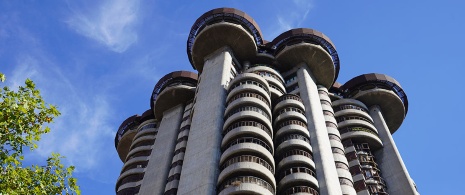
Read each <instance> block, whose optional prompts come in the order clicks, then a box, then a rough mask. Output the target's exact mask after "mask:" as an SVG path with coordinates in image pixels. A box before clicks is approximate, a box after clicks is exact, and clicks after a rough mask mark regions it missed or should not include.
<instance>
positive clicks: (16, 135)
mask: <svg viewBox="0 0 465 195" xmlns="http://www.w3.org/2000/svg"><path fill="white" fill-rule="evenodd" d="M0 81H1V82H4V81H5V75H4V74H2V73H0ZM59 115H60V112H59V111H58V110H57V108H56V107H55V106H53V105H49V104H46V103H45V102H44V100H43V99H42V97H41V95H40V92H39V90H37V89H36V88H35V84H34V82H32V81H31V80H30V79H27V80H26V82H25V86H19V88H18V90H17V91H14V90H10V89H9V88H8V87H7V86H4V87H3V88H0V166H1V167H0V194H80V191H79V187H78V186H77V184H76V179H75V178H73V177H72V172H73V170H74V167H73V166H70V167H65V166H64V165H62V164H61V162H60V159H62V158H63V157H62V156H60V155H59V154H56V153H52V156H51V157H49V158H48V159H47V165H46V166H37V165H32V166H26V167H23V163H22V161H23V160H24V154H23V150H24V149H29V150H34V149H36V148H37V145H36V142H37V141H39V140H40V137H41V135H42V134H45V133H48V132H49V131H50V128H49V127H47V126H45V125H46V124H48V123H51V122H53V119H54V118H55V117H57V116H59Z"/></svg>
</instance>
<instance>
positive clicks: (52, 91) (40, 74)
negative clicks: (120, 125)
mask: <svg viewBox="0 0 465 195" xmlns="http://www.w3.org/2000/svg"><path fill="white" fill-rule="evenodd" d="M44 63H45V62H44V59H43V58H42V57H36V56H32V55H24V56H21V57H19V58H18V63H17V65H16V66H15V69H14V70H13V71H12V73H13V74H12V75H11V77H9V78H11V79H9V80H8V82H10V83H7V84H10V85H12V86H18V85H23V84H22V83H23V82H24V80H25V79H26V78H31V79H33V80H34V81H35V82H36V83H37V86H38V88H40V90H41V92H42V95H43V97H44V99H45V100H46V101H47V102H49V103H53V104H55V105H58V107H59V110H60V111H61V113H62V115H61V116H60V117H58V118H57V119H56V120H55V121H56V123H53V124H51V129H52V131H51V132H50V133H49V134H47V135H45V136H43V139H42V140H41V141H40V143H39V148H38V149H37V150H36V152H34V153H32V154H30V155H32V156H34V155H38V156H40V157H42V158H44V157H47V156H49V155H50V153H51V152H58V153H60V154H62V155H64V156H66V160H65V161H66V162H67V164H73V165H76V166H77V170H78V171H84V172H87V171H91V170H94V169H97V168H100V167H101V166H103V165H104V163H102V162H104V161H105V159H106V158H108V157H109V156H110V154H111V153H110V152H109V151H110V150H112V149H113V148H108V145H111V140H112V138H113V136H114V129H115V128H116V127H114V125H112V124H111V122H110V121H109V119H111V117H110V113H113V111H112V109H111V107H110V106H109V105H110V103H109V98H108V97H107V96H106V95H105V94H103V93H97V94H93V93H89V91H83V90H82V89H81V90H77V89H76V87H75V86H74V85H73V83H72V82H71V81H69V80H68V79H67V77H66V76H65V75H64V74H63V73H62V72H61V70H60V68H59V67H56V66H53V65H52V67H53V68H49V69H44V68H43V67H42V68H41V64H44ZM47 63H50V62H47ZM49 65H50V64H49ZM89 94H93V95H89ZM113 150H114V149H113Z"/></svg>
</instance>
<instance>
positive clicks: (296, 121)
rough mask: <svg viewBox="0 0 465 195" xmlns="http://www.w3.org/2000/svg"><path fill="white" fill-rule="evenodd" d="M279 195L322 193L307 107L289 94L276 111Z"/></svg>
mask: <svg viewBox="0 0 465 195" xmlns="http://www.w3.org/2000/svg"><path fill="white" fill-rule="evenodd" d="M273 113H274V116H275V119H274V126H275V130H276V132H275V137H274V143H275V146H276V147H275V148H276V149H275V151H276V153H275V160H276V163H277V169H276V170H277V171H276V173H277V174H276V181H277V182H278V194H294V193H300V192H307V194H314V195H317V194H318V187H319V186H318V181H317V179H316V174H315V163H314V161H313V150H312V147H311V145H310V134H309V132H308V130H307V119H306V117H305V107H304V105H303V103H302V100H301V99H300V97H299V96H297V95H293V94H285V95H283V96H281V97H280V98H279V99H278V100H277V101H276V105H275V107H274V109H273Z"/></svg>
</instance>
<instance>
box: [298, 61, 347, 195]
mask: <svg viewBox="0 0 465 195" xmlns="http://www.w3.org/2000/svg"><path fill="white" fill-rule="evenodd" d="M297 79H298V83H299V89H300V97H301V98H302V101H303V102H304V105H305V109H306V110H305V115H306V117H307V121H308V124H307V126H308V130H309V132H310V142H311V144H312V147H313V156H314V161H315V165H316V175H317V179H318V184H319V186H320V194H321V195H341V194H342V191H341V187H340V184H339V178H338V174H337V171H336V165H335V164H334V157H333V153H332V151H331V144H330V142H329V137H328V131H327V130H326V124H325V118H324V116H323V112H322V107H321V103H320V98H319V96H318V89H317V85H316V83H315V81H314V79H313V76H312V73H311V72H310V70H309V69H308V67H307V65H306V64H305V63H302V64H300V68H299V70H297Z"/></svg>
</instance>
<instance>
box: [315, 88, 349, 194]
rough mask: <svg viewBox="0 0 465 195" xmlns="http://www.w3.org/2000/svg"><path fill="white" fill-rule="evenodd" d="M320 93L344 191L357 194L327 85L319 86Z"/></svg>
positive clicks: (335, 161) (344, 192)
mask: <svg viewBox="0 0 465 195" xmlns="http://www.w3.org/2000/svg"><path fill="white" fill-rule="evenodd" d="M318 95H319V96H320V102H321V108H323V115H324V117H325V123H326V129H327V130H328V137H329V142H330V144H331V150H332V152H333V157H334V163H335V164H336V170H337V174H338V176H339V183H340V184H341V190H342V193H343V194H348V195H355V194H357V192H356V191H355V189H354V182H353V179H352V175H351V174H350V172H349V162H348V161H347V158H346V157H345V152H344V146H343V145H342V140H341V135H340V133H339V131H338V129H337V122H336V119H335V117H334V116H335V115H334V111H333V109H332V107H331V105H332V104H331V98H330V95H329V92H328V90H327V89H326V88H325V87H323V86H321V85H320V86H319V87H318Z"/></svg>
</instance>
